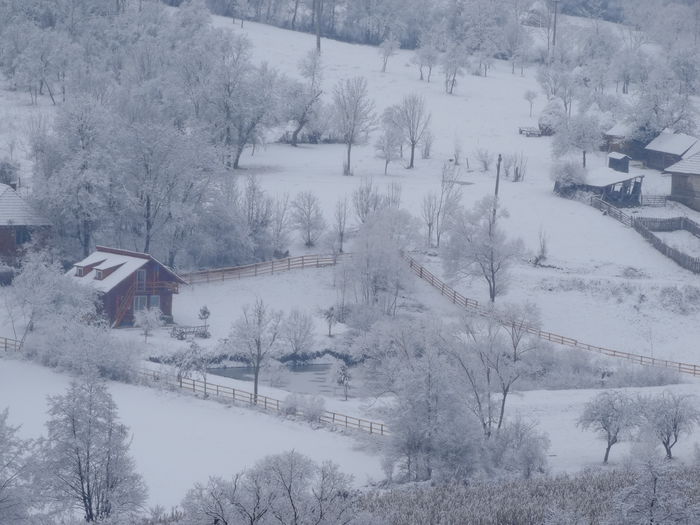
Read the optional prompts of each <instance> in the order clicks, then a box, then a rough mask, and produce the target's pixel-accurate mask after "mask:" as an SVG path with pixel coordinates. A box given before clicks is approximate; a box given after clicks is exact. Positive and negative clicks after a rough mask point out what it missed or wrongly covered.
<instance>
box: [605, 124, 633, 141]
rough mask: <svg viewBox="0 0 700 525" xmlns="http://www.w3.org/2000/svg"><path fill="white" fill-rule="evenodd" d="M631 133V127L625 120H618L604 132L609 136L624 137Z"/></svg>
mask: <svg viewBox="0 0 700 525" xmlns="http://www.w3.org/2000/svg"><path fill="white" fill-rule="evenodd" d="M631 133H632V127H631V126H630V125H629V124H627V123H625V122H618V123H617V124H615V125H614V126H613V127H612V128H610V129H609V130H608V131H606V132H605V134H606V135H607V136H609V137H619V138H625V137H627V136H629V135H630V134H631Z"/></svg>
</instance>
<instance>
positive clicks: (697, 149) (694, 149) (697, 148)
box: [683, 140, 700, 159]
mask: <svg viewBox="0 0 700 525" xmlns="http://www.w3.org/2000/svg"><path fill="white" fill-rule="evenodd" d="M696 153H700V140H698V141H697V142H696V143H695V144H693V145H692V146H691V147H690V149H689V150H688V151H686V152H685V153H684V154H683V158H684V159H687V158H689V157H692V156H693V155H695V154H696Z"/></svg>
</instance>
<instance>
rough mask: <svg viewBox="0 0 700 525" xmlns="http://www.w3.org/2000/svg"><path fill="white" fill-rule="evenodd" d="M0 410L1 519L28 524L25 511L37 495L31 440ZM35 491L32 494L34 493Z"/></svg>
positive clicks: (6, 411)
mask: <svg viewBox="0 0 700 525" xmlns="http://www.w3.org/2000/svg"><path fill="white" fill-rule="evenodd" d="M8 414H9V413H8V409H4V410H2V411H0V522H2V523H16V524H18V525H21V524H25V523H26V524H29V523H31V521H30V516H29V513H28V510H29V508H30V506H31V505H32V503H33V499H34V498H35V497H36V493H35V491H34V490H32V486H31V467H32V459H33V456H32V454H33V451H34V443H33V442H32V441H30V440H27V439H22V438H21V437H20V436H18V433H17V431H18V430H19V427H13V426H11V425H10V423H9V421H8ZM33 492H34V494H33Z"/></svg>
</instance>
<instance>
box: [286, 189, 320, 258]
mask: <svg viewBox="0 0 700 525" xmlns="http://www.w3.org/2000/svg"><path fill="white" fill-rule="evenodd" d="M292 222H293V224H294V226H295V227H296V229H297V230H299V232H300V233H301V235H302V238H303V239H304V244H305V246H307V247H311V246H314V245H315V244H316V241H318V239H319V237H320V236H321V234H322V233H323V231H324V230H325V229H326V220H325V219H324V218H323V213H322V212H321V205H320V204H319V201H318V197H316V195H314V194H313V193H311V192H310V191H303V192H301V193H299V194H298V195H297V197H296V199H294V201H293V202H292Z"/></svg>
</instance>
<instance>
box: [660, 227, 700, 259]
mask: <svg viewBox="0 0 700 525" xmlns="http://www.w3.org/2000/svg"><path fill="white" fill-rule="evenodd" d="M655 235H656V236H657V237H659V238H660V239H661V240H662V241H664V242H665V243H666V244H668V245H669V246H670V247H671V248H675V249H676V250H678V251H680V252H683V253H685V254H687V255H690V256H691V257H700V239H698V238H697V237H696V236H695V235H693V234H692V233H690V232H689V231H685V230H677V231H674V232H656V233H655Z"/></svg>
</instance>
